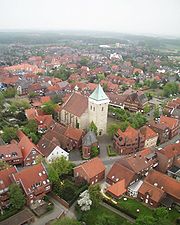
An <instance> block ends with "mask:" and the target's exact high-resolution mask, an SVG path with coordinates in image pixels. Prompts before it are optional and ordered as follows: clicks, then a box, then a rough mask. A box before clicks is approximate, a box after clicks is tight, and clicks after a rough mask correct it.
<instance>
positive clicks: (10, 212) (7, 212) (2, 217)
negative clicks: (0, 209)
mask: <svg viewBox="0 0 180 225" xmlns="http://www.w3.org/2000/svg"><path fill="white" fill-rule="evenodd" d="M18 212H19V210H17V209H13V208H10V209H6V210H5V211H4V214H3V215H1V214H0V222H1V221H3V220H5V219H8V218H9V217H11V216H13V215H14V214H16V213H18Z"/></svg>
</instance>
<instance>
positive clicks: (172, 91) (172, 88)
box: [163, 82, 179, 97]
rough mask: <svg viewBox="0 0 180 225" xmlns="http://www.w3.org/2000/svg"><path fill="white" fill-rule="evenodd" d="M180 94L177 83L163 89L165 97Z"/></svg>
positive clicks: (169, 83)
mask: <svg viewBox="0 0 180 225" xmlns="http://www.w3.org/2000/svg"><path fill="white" fill-rule="evenodd" d="M178 92H179V85H178V84H177V83H176V82H168V83H167V84H165V86H164V87H163V94H164V96H165V97H169V96H170V95H174V94H177V93H178Z"/></svg>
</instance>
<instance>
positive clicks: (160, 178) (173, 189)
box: [145, 170, 180, 200]
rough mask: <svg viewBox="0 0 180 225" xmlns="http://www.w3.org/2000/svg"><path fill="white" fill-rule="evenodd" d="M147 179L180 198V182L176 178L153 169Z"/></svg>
mask: <svg viewBox="0 0 180 225" xmlns="http://www.w3.org/2000/svg"><path fill="white" fill-rule="evenodd" d="M145 181H146V182H149V183H150V184H152V185H154V184H156V187H158V188H160V189H163V190H164V191H165V192H166V193H168V194H169V195H171V196H173V197H175V198H177V199H179V200H180V191H179V190H180V183H179V182H178V181H177V180H175V179H174V178H171V177H169V176H168V175H166V174H163V173H161V172H158V171H156V170H151V171H150V172H149V174H148V176H147V177H146V178H145Z"/></svg>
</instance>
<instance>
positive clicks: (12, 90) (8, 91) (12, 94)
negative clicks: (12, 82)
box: [3, 87, 16, 98]
mask: <svg viewBox="0 0 180 225" xmlns="http://www.w3.org/2000/svg"><path fill="white" fill-rule="evenodd" d="M15 95H16V89H15V88H13V87H10V88H7V89H6V90H5V91H4V92H3V96H4V97H5V98H14V97H15Z"/></svg>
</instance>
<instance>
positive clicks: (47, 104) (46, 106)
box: [42, 101, 56, 115]
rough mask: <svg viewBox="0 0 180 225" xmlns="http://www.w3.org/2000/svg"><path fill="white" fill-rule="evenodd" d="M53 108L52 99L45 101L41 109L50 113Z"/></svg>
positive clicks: (52, 111)
mask: <svg viewBox="0 0 180 225" xmlns="http://www.w3.org/2000/svg"><path fill="white" fill-rule="evenodd" d="M55 108H56V104H54V103H53V102H52V101H49V102H45V103H44V104H43V105H42V111H43V112H44V113H45V114H48V115H52V114H53V113H54V110H55Z"/></svg>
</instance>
